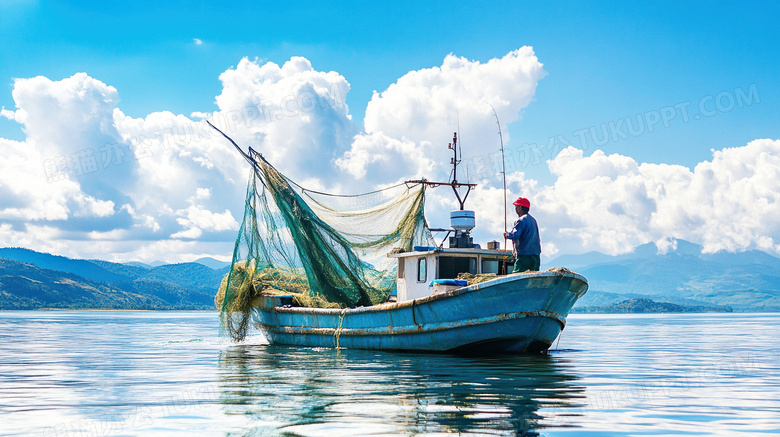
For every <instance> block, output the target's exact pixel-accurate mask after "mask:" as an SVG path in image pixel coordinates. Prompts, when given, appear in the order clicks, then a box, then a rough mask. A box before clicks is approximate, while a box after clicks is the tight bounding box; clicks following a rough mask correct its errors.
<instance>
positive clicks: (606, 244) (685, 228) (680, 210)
mask: <svg viewBox="0 0 780 437" xmlns="http://www.w3.org/2000/svg"><path fill="white" fill-rule="evenodd" d="M548 166H549V168H550V171H551V173H552V174H553V175H554V176H556V181H555V183H554V184H552V185H549V186H543V187H535V186H533V184H531V185H526V186H525V187H516V188H515V189H512V190H510V191H512V192H514V193H523V194H524V195H525V194H526V193H527V197H529V198H531V202H532V207H531V213H532V215H534V216H536V217H537V219H538V220H539V224H540V227H541V230H542V238H543V241H544V242H548V243H550V244H551V245H552V247H553V248H554V250H555V251H559V252H562V253H581V252H586V251H590V250H599V251H602V252H606V253H610V254H619V253H625V252H628V251H631V250H632V249H633V248H634V247H636V246H638V245H640V244H644V243H647V242H655V243H656V244H657V246H658V247H659V249H660V250H661V251H668V250H674V249H675V247H676V239H685V240H689V241H693V242H695V243H698V244H702V245H703V246H704V251H705V252H716V251H719V250H728V251H737V250H746V249H750V248H758V249H761V250H765V251H769V252H771V253H775V254H777V253H778V252H780V241H778V239H780V221H778V220H777V217H778V215H779V214H780V177H778V176H780V141H778V140H755V141H752V142H750V143H748V144H747V145H745V146H742V147H735V148H726V149H723V150H719V151H713V159H712V160H711V161H704V162H701V163H699V164H698V165H697V166H696V167H695V168H694V169H693V171H691V170H690V169H688V168H687V167H683V166H676V165H668V164H650V163H643V164H639V163H637V162H636V161H635V160H634V159H633V158H631V157H628V156H624V155H619V154H612V155H605V154H604V153H603V152H601V151H596V152H594V153H593V154H592V155H591V156H587V157H586V156H584V155H583V153H582V151H579V150H576V149H573V148H570V149H569V150H564V151H562V152H561V154H560V155H559V158H557V159H554V160H551V161H549V162H548ZM496 191H497V190H495V189H488V190H486V192H485V194H483V196H482V197H483V198H484V199H490V200H477V201H476V203H474V204H472V206H477V208H476V209H478V210H479V211H484V213H483V214H480V216H481V215H487V216H488V217H496V216H498V217H501V216H503V211H500V210H499V208H501V206H500V205H501V203H500V201H498V200H497V199H496V198H497V193H496ZM511 200H512V199H509V201H511ZM491 205H493V207H492V208H491ZM510 215H511V213H510ZM478 220H479V216H478ZM495 222H496V220H494V219H488V220H487V223H488V225H489V226H490V231H491V232H490V233H486V234H481V235H485V236H488V235H490V234H491V233H492V235H496V234H499V233H500V231H501V229H500V228H499V227H498V225H497V224H496V223H495ZM545 255H547V256H552V255H554V254H553V253H546V254H545Z"/></svg>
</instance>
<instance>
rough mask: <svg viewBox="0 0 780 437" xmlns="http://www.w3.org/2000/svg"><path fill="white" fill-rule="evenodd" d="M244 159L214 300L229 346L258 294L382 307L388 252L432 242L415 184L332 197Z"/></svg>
mask: <svg viewBox="0 0 780 437" xmlns="http://www.w3.org/2000/svg"><path fill="white" fill-rule="evenodd" d="M248 160H249V161H250V163H251V164H252V167H253V169H252V172H251V174H250V178H249V183H248V186H247V192H246V203H245V208H244V219H243V222H242V224H241V228H240V229H239V233H238V238H237V239H236V244H235V248H234V251H233V263H232V265H231V269H230V271H229V272H228V274H227V275H225V277H224V279H223V280H222V285H221V286H220V289H219V292H218V293H217V296H216V299H215V303H216V304H217V307H218V308H219V309H220V314H221V319H222V327H223V332H227V333H228V334H229V335H230V336H231V337H232V338H233V339H234V340H241V339H243V338H244V337H245V336H246V332H247V328H248V324H249V319H250V313H251V309H252V306H253V301H255V299H256V298H257V297H258V296H260V295H261V294H271V295H274V294H277V295H278V294H285V295H292V296H293V299H294V300H295V302H296V303H297V305H300V306H309V307H324V308H351V307H358V306H370V305H376V304H379V303H382V302H385V301H386V300H387V298H388V296H389V295H390V293H391V292H392V291H393V290H394V289H395V275H396V266H395V263H394V262H393V261H394V260H393V259H390V258H388V257H387V253H388V252H390V251H391V250H394V249H396V248H398V249H403V250H405V251H409V250H412V248H413V246H418V245H425V246H427V245H432V244H433V240H432V237H431V233H430V231H429V230H428V228H427V225H426V223H425V216H424V198H425V186H424V185H422V184H405V183H402V184H398V185H395V186H392V187H388V188H385V189H382V190H379V191H374V192H370V193H366V194H359V195H348V196H345V195H332V194H326V193H321V192H317V191H312V190H307V189H305V188H303V187H301V186H299V185H298V184H296V183H295V182H293V181H291V180H290V179H288V178H286V177H285V176H284V175H282V174H281V173H280V172H278V171H277V170H276V169H275V168H274V167H273V166H271V165H270V164H269V163H268V162H266V161H265V160H264V159H263V157H262V156H261V155H260V154H258V153H256V152H254V151H253V150H251V149H250V154H249V155H248Z"/></svg>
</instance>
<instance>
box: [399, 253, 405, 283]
mask: <svg viewBox="0 0 780 437" xmlns="http://www.w3.org/2000/svg"><path fill="white" fill-rule="evenodd" d="M405 265H406V260H404V259H403V258H398V278H399V279H403V278H404V270H406V269H404V266H405Z"/></svg>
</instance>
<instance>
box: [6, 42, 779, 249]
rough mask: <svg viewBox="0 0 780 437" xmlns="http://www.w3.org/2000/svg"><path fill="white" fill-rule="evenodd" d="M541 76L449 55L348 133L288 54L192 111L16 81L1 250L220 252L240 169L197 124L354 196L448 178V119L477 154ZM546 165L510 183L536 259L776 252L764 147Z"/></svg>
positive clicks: (573, 157)
mask: <svg viewBox="0 0 780 437" xmlns="http://www.w3.org/2000/svg"><path fill="white" fill-rule="evenodd" d="M544 75H545V72H544V70H543V68H542V64H541V63H540V62H539V60H538V59H537V58H536V56H535V55H534V52H533V50H532V49H531V48H529V47H523V48H521V49H518V50H515V51H512V52H510V53H508V54H506V55H504V56H502V57H500V58H495V59H491V60H489V61H487V62H478V61H470V60H467V59H465V58H462V57H457V56H455V55H449V56H447V57H446V58H445V59H444V61H443V62H442V65H441V66H436V67H432V68H424V69H421V70H417V71H412V72H409V73H408V74H406V75H404V76H403V77H401V78H399V79H398V80H397V81H396V83H394V84H392V85H390V86H389V87H388V88H387V89H386V90H384V91H381V92H376V93H374V95H373V97H372V99H371V101H370V102H369V103H368V106H367V108H366V116H365V120H364V123H363V126H362V129H361V128H360V126H358V125H357V124H355V123H354V122H353V121H352V118H351V115H350V113H349V108H348V107H347V104H346V96H347V93H348V91H349V83H348V82H347V80H346V78H344V77H343V76H342V75H340V74H338V73H337V72H333V71H327V72H326V71H319V70H316V69H315V68H314V67H313V66H312V65H311V63H310V62H309V61H308V60H307V59H305V58H301V57H293V58H291V59H290V60H289V61H287V62H285V63H283V64H282V65H278V64H275V63H272V62H261V61H259V60H249V59H248V58H244V59H242V60H241V61H240V62H239V63H238V65H237V66H236V67H234V68H230V69H227V70H226V71H225V72H224V73H223V74H221V75H220V77H219V80H221V82H222V91H221V93H220V94H219V95H218V96H216V104H217V110H216V111H210V112H209V111H204V112H197V113H194V114H191V115H189V116H187V115H182V114H173V113H171V112H168V111H164V110H162V109H164V108H160V109H161V111H159V112H154V113H151V114H148V115H146V116H144V117H139V118H134V117H131V116H128V115H126V114H125V113H124V112H123V111H122V110H121V109H120V107H119V102H120V100H119V92H118V91H117V90H116V89H115V88H114V87H112V86H109V85H107V84H104V83H102V82H101V81H99V80H97V79H95V78H92V77H90V76H88V75H87V74H84V73H78V74H75V75H73V76H71V77H69V78H65V79H62V80H60V81H52V80H50V79H48V78H44V77H35V78H31V79H17V80H16V81H15V82H14V89H13V98H14V101H15V104H16V107H15V108H14V109H13V110H11V109H5V108H3V109H2V111H1V112H0V115H1V116H3V117H4V118H7V119H9V120H12V121H15V122H16V123H19V124H20V125H21V127H22V128H23V130H24V132H25V134H26V138H25V139H24V141H13V140H8V139H2V138H0V151H1V152H2V153H0V246H24V247H29V248H32V249H36V250H43V251H48V252H53V253H58V254H62V255H66V256H75V257H84V258H109V259H112V260H115V261H126V260H130V259H137V260H142V261H154V260H166V261H185V260H193V259H196V258H199V257H202V256H213V257H215V258H226V257H229V253H230V251H231V249H232V243H233V241H234V238H235V231H236V229H238V226H239V224H238V221H239V220H240V217H241V216H242V208H243V200H244V193H245V191H244V190H245V184H246V179H247V177H248V174H249V168H248V165H247V163H246V162H244V161H243V159H242V158H241V157H240V156H239V154H237V153H236V152H235V150H233V149H232V146H230V145H229V144H227V142H226V140H225V139H224V138H222V137H221V136H219V135H218V134H216V133H215V132H214V131H213V130H212V129H211V128H209V127H208V126H207V125H206V123H205V121H204V119H206V118H208V119H210V120H212V121H213V122H214V123H215V124H216V125H217V126H219V127H220V128H221V129H222V130H224V131H225V132H226V133H227V134H228V135H230V136H231V137H233V138H234V139H235V140H236V141H237V142H238V143H239V144H241V145H242V146H244V148H246V147H247V146H251V147H253V148H254V149H255V150H257V151H258V152H260V153H262V154H263V156H264V157H265V158H267V159H268V160H269V161H270V162H271V163H272V164H273V165H274V166H276V167H277V168H279V169H280V170H281V171H282V172H283V173H284V174H286V175H287V176H290V177H291V178H292V179H294V180H296V181H297V182H299V183H301V184H302V185H304V186H307V187H309V188H313V189H317V190H324V191H342V192H346V191H348V192H356V191H369V190H371V189H374V188H376V187H379V186H382V185H385V184H388V183H393V182H396V181H398V180H399V179H400V180H403V179H408V178H416V177H420V176H422V177H427V178H429V179H439V180H448V173H449V169H450V167H449V165H448V163H449V158H450V157H451V156H452V155H451V151H449V150H448V149H447V147H446V143H447V142H449V140H450V138H451V134H452V132H453V131H455V130H456V129H457V126H458V124H460V129H461V132H464V134H463V137H462V138H460V141H461V142H462V144H463V146H464V150H470V149H471V150H482V151H484V147H470V146H471V145H474V144H478V145H481V144H480V143H478V141H481V139H483V138H495V137H496V135H495V120H494V119H493V113H492V109H491V105H492V106H493V107H494V108H495V109H496V110H497V112H498V114H499V117H500V118H501V121H502V123H503V124H504V125H507V124H510V123H512V122H513V121H516V120H518V119H520V117H521V115H522V111H523V108H525V107H526V106H527V105H528V104H529V103H530V102H531V101H532V99H533V96H534V93H535V90H536V86H537V83H538V81H539V80H540V79H541V78H542V77H543V76H544ZM505 140H506V142H507V143H509V138H506V137H505ZM497 148H498V147H497V144H496V150H497ZM463 158H465V159H468V156H466V157H463ZM548 168H549V171H550V173H551V175H552V176H553V178H554V182H553V183H551V184H550V185H542V184H540V183H539V182H538V181H536V180H533V179H529V178H527V177H526V175H525V174H523V173H522V172H512V171H511V170H510V172H509V174H508V175H507V183H508V188H509V191H510V193H515V194H516V193H523V195H524V196H526V197H529V198H531V201H532V214H534V215H535V216H536V217H537V218H538V219H539V223H540V226H541V231H542V238H543V251H544V253H543V255H544V256H546V257H548V258H549V257H551V256H554V255H556V254H560V253H572V252H586V251H589V250H600V251H603V252H607V253H612V254H617V253H624V252H627V251H630V250H632V249H633V248H634V247H635V246H637V245H639V244H643V243H646V242H649V241H653V242H656V244H657V245H658V247H659V250H661V251H670V250H675V244H676V239H678V238H680V239H686V240H690V241H693V242H696V243H699V244H702V245H703V246H704V249H705V251H708V252H714V251H718V250H742V249H747V248H758V249H762V250H766V251H768V252H772V253H775V254H777V253H780V241H778V239H780V221H778V220H777V219H776V217H778V214H780V198H778V196H780V195H779V194H778V193H780V186H779V185H780V177H778V176H780V141H778V140H769V139H762V140H755V141H753V142H750V143H749V144H747V145H742V146H740V147H734V148H726V149H722V150H718V151H713V155H712V159H711V160H708V161H704V162H701V163H699V164H698V165H697V166H695V167H694V168H693V169H690V168H688V167H683V166H679V165H674V164H667V163H640V162H637V161H636V160H634V159H633V158H631V157H629V156H624V155H620V154H612V155H607V154H605V153H603V152H601V151H596V152H593V153H592V154H590V155H589V156H586V155H585V154H584V153H583V152H582V151H580V150H576V149H574V148H568V149H565V150H564V151H562V152H561V153H560V154H559V155H558V156H557V157H556V158H555V159H553V160H551V161H549V162H548ZM477 177H478V176H477V175H474V174H472V175H471V178H472V182H477V183H480V185H479V186H478V187H477V188H476V189H475V190H474V191H473V192H472V193H471V194H470V197H469V203H468V204H467V206H468V207H469V208H472V209H475V210H476V211H477V224H478V228H477V231H476V232H475V235H474V236H475V239H476V240H478V241H480V242H484V241H488V240H500V239H501V232H503V230H504V210H503V207H502V203H503V202H504V199H503V190H501V189H500V188H497V187H495V186H494V185H493V183H491V182H490V181H480V180H474V179H476V178H477ZM459 179H460V180H461V181H463V177H462V176H461V177H460V178H459ZM355 187H359V188H355ZM507 200H508V202H509V203H511V201H512V199H511V198H510V199H507ZM457 207H458V206H457V205H456V203H455V202H454V201H453V196H452V193H451V191H450V190H448V189H446V188H445V189H438V190H431V191H429V196H428V199H427V201H426V212H427V215H428V219H429V223H430V224H431V226H434V227H447V226H448V224H449V217H448V215H449V211H451V210H453V209H456V208H457ZM508 212H509V216H510V217H509V218H508V221H509V225H510V226H511V223H512V221H513V214H512V213H513V211H512V208H511V206H510V207H509V208H508Z"/></svg>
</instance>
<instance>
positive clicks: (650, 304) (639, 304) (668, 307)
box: [572, 298, 733, 314]
mask: <svg viewBox="0 0 780 437" xmlns="http://www.w3.org/2000/svg"><path fill="white" fill-rule="evenodd" d="M732 311H733V309H732V308H731V307H729V306H685V305H676V304H673V303H668V302H656V301H654V300H651V299H647V298H639V299H627V300H624V301H622V302H620V303H613V304H611V305H605V306H598V307H594V306H589V307H582V306H581V307H577V308H574V310H573V311H572V312H573V313H599V314H615V313H712V312H721V313H722V312H725V313H730V312H732Z"/></svg>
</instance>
